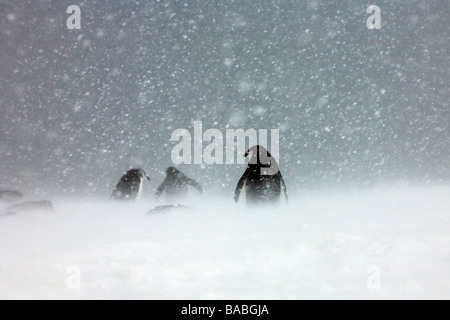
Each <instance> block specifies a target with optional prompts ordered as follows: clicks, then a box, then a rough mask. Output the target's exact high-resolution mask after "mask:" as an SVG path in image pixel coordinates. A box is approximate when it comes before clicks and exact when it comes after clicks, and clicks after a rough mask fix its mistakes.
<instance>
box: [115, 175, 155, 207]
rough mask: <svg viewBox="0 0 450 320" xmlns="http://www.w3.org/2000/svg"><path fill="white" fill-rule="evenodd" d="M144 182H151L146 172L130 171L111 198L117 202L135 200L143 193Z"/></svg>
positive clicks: (121, 180)
mask: <svg viewBox="0 0 450 320" xmlns="http://www.w3.org/2000/svg"><path fill="white" fill-rule="evenodd" d="M144 180H150V177H148V176H147V174H146V173H145V171H144V170H142V169H131V170H129V171H128V172H127V173H126V174H125V175H123V177H122V178H121V179H120V180H119V182H118V183H117V185H116V188H115V189H114V191H113V193H112V196H111V198H113V199H115V200H135V199H136V198H138V196H139V195H140V194H141V192H142V184H143V182H144Z"/></svg>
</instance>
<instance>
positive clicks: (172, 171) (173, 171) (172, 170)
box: [166, 167, 182, 177]
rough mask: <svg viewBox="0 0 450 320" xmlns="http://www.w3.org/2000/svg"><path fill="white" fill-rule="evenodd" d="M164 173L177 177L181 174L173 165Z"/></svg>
mask: <svg viewBox="0 0 450 320" xmlns="http://www.w3.org/2000/svg"><path fill="white" fill-rule="evenodd" d="M166 174H167V175H168V176H171V177H179V176H181V175H182V173H181V171H180V170H178V169H177V168H175V167H169V168H167V170H166Z"/></svg>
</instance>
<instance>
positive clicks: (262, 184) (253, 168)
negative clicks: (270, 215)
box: [234, 145, 288, 204]
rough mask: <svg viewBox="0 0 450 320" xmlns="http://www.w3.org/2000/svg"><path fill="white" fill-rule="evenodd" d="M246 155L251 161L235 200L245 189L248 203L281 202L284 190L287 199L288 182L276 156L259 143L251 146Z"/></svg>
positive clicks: (239, 185) (239, 183) (241, 180)
mask: <svg viewBox="0 0 450 320" xmlns="http://www.w3.org/2000/svg"><path fill="white" fill-rule="evenodd" d="M245 157H248V158H249V163H248V166H247V170H245V172H244V174H243V175H242V177H241V179H240V180H239V182H238V184H237V187H236V191H235V196H234V200H235V201H236V202H238V201H239V197H240V195H241V192H242V191H243V190H244V196H245V199H246V200H247V203H248V204H279V203H280V200H281V192H282V190H283V192H284V196H285V197H286V201H287V200H288V195H287V189H286V184H285V182H284V179H283V176H282V175H281V172H280V170H279V167H278V163H277V161H276V160H275V158H273V157H272V155H271V154H270V153H269V152H268V151H267V150H266V149H265V148H264V147H262V146H259V145H257V146H254V147H251V148H250V149H249V150H248V151H247V152H246V154H245Z"/></svg>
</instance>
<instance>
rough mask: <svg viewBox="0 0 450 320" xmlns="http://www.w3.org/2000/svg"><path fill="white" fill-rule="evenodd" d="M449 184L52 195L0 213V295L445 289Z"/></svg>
mask: <svg viewBox="0 0 450 320" xmlns="http://www.w3.org/2000/svg"><path fill="white" fill-rule="evenodd" d="M449 194H450V186H434V187H405V186H402V187H387V188H379V189H376V190H363V191H346V192H323V193H316V194H309V195H305V196H303V197H298V198H297V199H292V201H291V203H290V205H289V206H287V207H280V208H267V209H258V210H248V209H247V208H246V207H245V206H243V205H236V204H234V203H233V201H232V199H231V198H230V199H223V198H219V197H213V196H208V195H203V196H202V198H200V199H197V200H196V201H193V202H192V203H190V204H189V206H191V207H193V209H192V210H175V211H169V212H162V213H156V214H147V212H148V211H149V210H150V209H151V208H153V207H154V206H155V203H154V202H151V201H148V202H146V201H141V202H139V203H134V204H130V205H126V204H117V203H114V202H112V203H111V202H107V201H102V200H99V201H78V200H65V201H61V200H56V201H54V207H55V209H54V212H53V213H51V212H26V213H23V214H16V215H7V216H0V298H1V299H435V298H437V299H449V298H450V273H449V272H448V270H449V266H450V232H449V231H450V227H449V226H450V224H449V222H450V214H449V213H450V201H449V197H448V195H449ZM3 205H4V204H2V206H3ZM2 208H3V207H1V206H0V210H1V209H2Z"/></svg>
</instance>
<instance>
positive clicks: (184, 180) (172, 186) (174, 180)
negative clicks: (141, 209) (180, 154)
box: [155, 167, 203, 199]
mask: <svg viewBox="0 0 450 320" xmlns="http://www.w3.org/2000/svg"><path fill="white" fill-rule="evenodd" d="M188 186H191V187H193V188H195V189H197V191H198V192H200V193H203V188H202V186H201V185H200V184H199V183H198V182H197V181H195V180H194V179H191V178H188V177H187V176H186V175H185V174H184V173H182V172H181V171H180V170H178V169H176V168H174V167H169V168H167V170H166V179H165V180H164V181H163V183H161V185H160V186H159V187H158V189H157V190H156V193H155V197H156V199H158V198H159V197H161V195H162V193H163V192H164V191H165V192H166V197H167V198H168V199H179V198H183V197H185V196H186V195H187V193H188Z"/></svg>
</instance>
